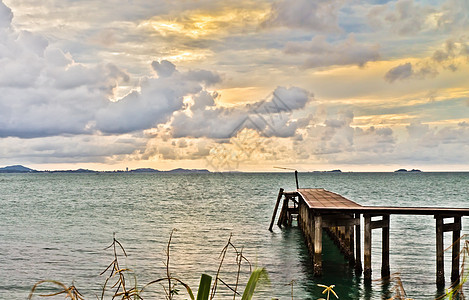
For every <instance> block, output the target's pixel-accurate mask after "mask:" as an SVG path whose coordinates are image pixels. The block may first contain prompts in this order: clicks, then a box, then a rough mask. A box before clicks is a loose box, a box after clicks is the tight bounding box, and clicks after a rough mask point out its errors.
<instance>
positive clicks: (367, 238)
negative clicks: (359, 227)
mask: <svg viewBox="0 0 469 300" xmlns="http://www.w3.org/2000/svg"><path fill="white" fill-rule="evenodd" d="M363 218H364V223H365V225H364V227H365V228H364V245H363V260H364V266H363V267H364V271H363V275H364V276H365V282H366V283H371V216H370V215H368V214H365V215H363Z"/></svg>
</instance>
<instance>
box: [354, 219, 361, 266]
mask: <svg viewBox="0 0 469 300" xmlns="http://www.w3.org/2000/svg"><path fill="white" fill-rule="evenodd" d="M355 219H358V221H359V222H358V224H357V225H355V273H356V274H361V273H362V271H363V268H362V250H361V249H362V247H361V226H360V215H359V214H355Z"/></svg>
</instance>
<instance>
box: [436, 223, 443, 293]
mask: <svg viewBox="0 0 469 300" xmlns="http://www.w3.org/2000/svg"><path fill="white" fill-rule="evenodd" d="M435 219H436V285H437V286H439V287H444V286H445V267H444V260H443V258H444V257H443V254H444V252H443V250H444V249H443V248H444V247H443V217H441V216H438V215H436V216H435Z"/></svg>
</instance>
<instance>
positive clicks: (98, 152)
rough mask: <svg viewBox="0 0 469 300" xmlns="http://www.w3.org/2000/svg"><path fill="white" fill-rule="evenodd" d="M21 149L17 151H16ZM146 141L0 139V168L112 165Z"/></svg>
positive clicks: (130, 137)
mask: <svg viewBox="0 0 469 300" xmlns="http://www.w3.org/2000/svg"><path fill="white" fill-rule="evenodd" d="M18 145H21V147H18ZM145 146H146V139H145V138H142V137H138V136H133V135H123V136H102V135H95V134H93V135H86V134H84V135H78V136H51V137H41V138H31V139H21V138H16V137H9V138H2V139H0V164H9V163H11V162H12V161H19V162H23V161H24V162H27V163H34V164H48V163H114V162H116V161H120V160H124V159H126V158H127V157H129V156H131V155H132V154H133V153H134V152H136V151H138V150H140V151H142V150H143V149H145Z"/></svg>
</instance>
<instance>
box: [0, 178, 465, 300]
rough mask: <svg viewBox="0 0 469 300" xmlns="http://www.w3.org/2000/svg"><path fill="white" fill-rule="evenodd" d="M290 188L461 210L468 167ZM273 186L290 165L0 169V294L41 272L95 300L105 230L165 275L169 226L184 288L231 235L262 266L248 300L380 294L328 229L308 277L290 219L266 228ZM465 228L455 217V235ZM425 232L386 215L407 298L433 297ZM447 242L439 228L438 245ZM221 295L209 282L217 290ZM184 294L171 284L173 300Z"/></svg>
mask: <svg viewBox="0 0 469 300" xmlns="http://www.w3.org/2000/svg"><path fill="white" fill-rule="evenodd" d="M300 186H301V187H322V188H325V189H328V190H330V191H333V192H336V193H339V194H341V195H343V196H345V197H347V198H349V199H351V200H354V201H356V202H358V203H360V204H364V205H395V206H449V207H469V173H420V174H416V173H412V174H410V173H409V174H395V173H340V174H337V173H332V174H331V173H320V174H316V173H310V174H301V173H300ZM280 187H283V188H285V190H287V191H288V190H294V178H293V174H269V173H256V174H204V175H196V174H186V175H168V174H165V175H160V174H131V173H121V174H98V175H96V174H0V212H1V216H0V299H26V298H27V296H28V294H29V292H30V290H31V287H32V286H33V285H34V283H36V282H37V281H39V280H41V279H54V280H59V281H61V282H63V283H65V284H67V285H71V284H74V285H75V286H76V287H77V288H78V289H79V290H80V291H81V293H82V294H83V295H84V296H85V298H86V299H96V296H95V295H98V294H99V295H100V290H101V285H102V284H103V283H104V281H105V276H100V275H99V274H100V273H101V272H102V271H103V270H104V269H105V268H106V267H107V265H108V264H109V263H111V261H112V260H113V253H112V250H111V249H107V250H105V248H106V247H107V246H108V245H109V244H111V242H112V239H113V234H114V233H115V235H116V238H117V239H118V240H119V241H120V242H121V243H122V244H123V246H124V247H125V250H126V251H127V254H128V257H127V258H124V257H120V259H121V266H122V267H123V266H125V267H128V268H131V269H132V270H133V271H134V272H135V275H136V278H137V284H138V285H139V286H142V285H144V284H145V283H147V282H149V281H151V280H154V279H158V278H161V277H164V276H165V273H166V269H165V265H164V262H165V261H166V254H165V249H166V245H167V242H168V238H169V236H170V233H171V231H172V230H173V229H176V231H175V232H174V235H173V239H172V242H171V248H170V251H171V253H170V259H171V261H170V271H171V273H172V275H174V276H175V277H178V278H179V279H181V280H182V281H184V282H186V283H188V284H189V285H190V286H191V287H192V288H193V289H194V290H196V289H197V285H198V281H199V278H200V275H201V274H202V273H207V274H209V275H212V276H213V277H215V274H216V271H217V268H218V263H219V254H220V251H221V250H222V248H223V247H224V246H225V244H226V243H227V241H228V239H229V237H230V235H231V234H232V243H233V244H234V245H235V246H236V247H237V248H238V249H239V250H241V249H243V254H244V256H245V257H246V258H248V259H249V260H250V262H251V263H252V265H253V266H262V267H266V269H267V271H268V273H269V279H270V283H264V284H263V285H262V286H261V287H260V289H259V292H258V293H257V295H256V299H271V298H278V299H291V298H292V297H291V293H292V286H293V297H294V299H317V298H320V297H321V296H323V295H321V291H322V289H321V288H319V287H317V286H316V284H318V283H322V284H326V285H330V284H335V285H336V288H335V291H336V292H337V294H338V295H339V297H340V299H385V298H386V296H389V295H388V294H387V293H388V290H389V289H390V287H389V286H387V285H386V284H384V285H383V284H382V283H381V282H380V281H374V282H373V283H372V287H371V289H369V288H365V287H364V286H363V284H362V278H361V277H356V276H355V275H354V274H353V270H352V269H350V268H349V267H348V265H347V263H346V262H345V261H344V260H343V259H342V258H341V256H340V255H339V254H338V251H337V250H336V248H334V246H333V244H332V243H331V242H330V241H329V240H327V239H326V238H325V245H324V272H325V275H324V277H322V278H313V276H312V272H311V264H310V259H309V256H308V253H307V249H306V248H305V246H304V242H303V237H302V235H301V232H300V231H299V230H298V228H297V227H296V226H294V227H292V228H288V229H279V228H278V227H275V228H274V232H273V233H271V232H269V231H268V226H269V223H270V218H271V216H272V211H273V207H274V204H275V200H276V196H277V193H278V189H279V188H280ZM468 229H469V219H468V218H463V233H468ZM434 232H435V220H434V219H433V217H432V216H392V217H391V242H390V243H391V253H390V264H391V272H392V273H394V272H399V273H400V277H401V280H402V282H403V285H404V288H405V289H406V291H407V294H408V296H409V297H412V298H414V299H433V298H435V296H436V295H437V290H436V286H435V269H436V266H435V265H436V264H435V233H434ZM373 239H374V247H373V254H372V255H373V256H372V260H373V278H375V279H379V274H380V261H381V260H380V259H381V256H380V247H381V246H380V245H381V243H380V242H379V240H380V234H375V235H374V236H373ZM450 240H451V235H450V234H449V233H447V234H445V246H449V245H450V243H451V241H450ZM450 256H451V255H450V253H446V255H445V268H446V270H445V272H446V279H447V280H449V275H450ZM235 259H236V255H235V254H234V252H233V251H229V252H228V254H227V256H226V259H225V262H226V265H224V266H223V267H222V273H221V277H222V279H224V281H225V282H227V283H234V282H235V275H236V266H235ZM243 268H246V269H244V270H245V271H243V272H241V273H242V274H241V275H242V276H245V275H246V272H247V271H248V269H247V268H248V267H247V265H245V267H243ZM129 279H130V280H132V281H133V278H131V277H129ZM246 280H247V279H246V277H242V280H241V281H242V282H243V283H246ZM448 284H449V283H448ZM448 284H447V285H448ZM163 293H164V292H163V287H162V286H160V285H154V286H153V288H152V289H150V290H149V291H148V293H145V294H143V296H144V298H145V296H146V299H164V294H163ZM228 295H231V293H230V292H229V290H228V289H227V288H224V287H220V288H219V293H218V299H230V298H229V297H228ZM186 298H188V297H187V296H186V294H184V290H183V288H181V287H180V296H178V299H186ZM56 299H57V298H56ZM61 299H63V297H61ZM231 299H232V297H231Z"/></svg>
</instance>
